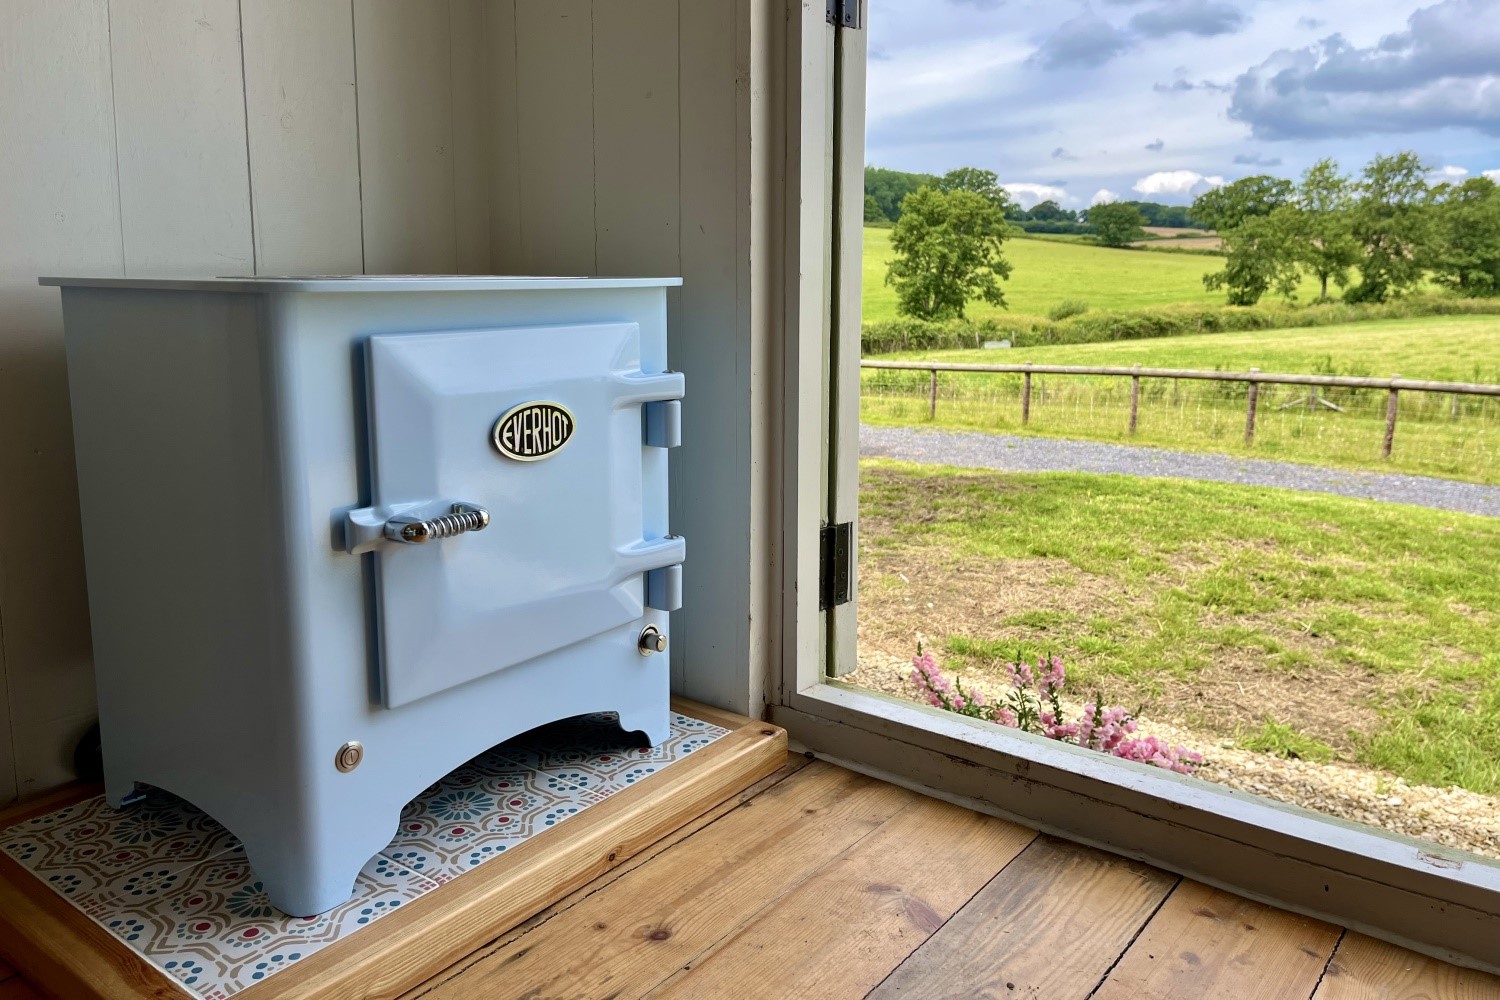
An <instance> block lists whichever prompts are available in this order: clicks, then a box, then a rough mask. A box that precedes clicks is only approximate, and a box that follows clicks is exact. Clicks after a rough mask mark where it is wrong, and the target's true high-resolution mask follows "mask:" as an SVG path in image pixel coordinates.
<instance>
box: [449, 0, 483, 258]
mask: <svg viewBox="0 0 1500 1000" xmlns="http://www.w3.org/2000/svg"><path fill="white" fill-rule="evenodd" d="M485 6H486V0H448V23H449V24H450V25H451V35H452V41H451V46H450V50H451V51H450V59H449V62H450V65H449V80H450V84H451V86H450V93H451V95H452V98H451V99H452V102H453V126H452V129H453V216H454V253H455V257H456V264H457V266H456V268H455V269H456V270H457V272H458V273H459V274H489V273H492V272H493V270H494V265H493V264H492V263H491V261H490V178H489V174H490V169H491V168H490V159H491V154H492V153H493V149H492V147H491V144H490V142H489V138H488V136H487V135H486V134H485V128H486V126H487V124H488V120H489V118H490V114H489V97H490V94H489V91H488V88H487V87H486V86H485V77H486V68H485V63H486V61H487V60H488V58H489V54H488V51H487V50H488V46H487V44H486V43H487V41H488V39H487V38H486V35H485Z"/></svg>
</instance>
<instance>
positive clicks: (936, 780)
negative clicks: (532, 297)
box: [769, 0, 1500, 971]
mask: <svg viewBox="0 0 1500 1000" xmlns="http://www.w3.org/2000/svg"><path fill="white" fill-rule="evenodd" d="M823 8H824V5H823V4H822V3H821V2H820V3H815V4H814V3H808V2H806V0H804V2H802V3H800V4H799V3H792V4H790V5H789V7H788V15H789V16H788V18H787V22H786V23H787V29H788V35H787V38H786V40H785V44H786V48H785V50H784V51H785V71H786V76H785V83H784V85H785V88H786V89H785V95H786V101H785V105H784V108H785V122H784V126H785V137H784V152H785V159H784V168H785V174H784V183H785V198H784V201H783V202H782V204H783V206H784V208H785V213H784V224H785V232H784V237H785V238H784V244H783V245H784V250H785V257H786V260H785V262H784V264H785V269H784V270H783V271H782V272H781V277H782V285H783V287H782V292H783V295H784V300H785V302H784V304H785V311H784V314H783V317H784V322H785V337H784V338H783V339H782V341H781V344H782V351H781V360H782V362H783V365H782V371H781V376H782V396H781V404H782V405H781V411H780V419H781V422H782V423H781V443H782V464H781V468H780V470H779V471H780V477H781V483H780V485H781V487H782V490H781V494H782V523H781V529H782V544H781V546H780V547H779V550H778V554H779V556H780V562H781V566H780V570H781V584H782V603H781V607H780V613H781V629H780V636H779V639H780V643H779V645H780V660H781V664H780V673H779V678H777V683H776V684H775V686H774V697H773V698H772V701H773V704H772V705H771V707H770V713H769V714H770V717H771V719H772V720H773V721H775V722H776V723H778V724H780V725H782V726H784V727H785V728H786V729H787V730H788V731H789V732H790V734H791V736H792V737H793V739H794V740H795V741H797V742H798V743H800V744H801V745H802V746H804V747H806V748H807V749H809V750H811V751H812V752H814V753H816V754H817V755H819V756H822V757H825V758H827V759H830V760H833V761H836V762H838V763H841V764H843V765H845V766H848V767H851V768H854V769H856V770H861V771H865V772H867V773H871V774H874V775H876V776H879V777H882V778H885V779H888V780H894V781H897V782H900V783H903V784H907V785H911V786H914V787H920V788H922V789H924V790H927V791H930V792H933V793H936V794H939V795H942V796H944V797H947V798H950V799H952V800H954V801H958V802H962V803H964V804H966V805H969V806H971V807H974V808H978V809H981V810H983V811H985V812H989V813H993V814H995V815H999V816H1004V817H1006V818H1009V819H1013V820H1015V821H1017V822H1020V823H1023V824H1026V825H1028V826H1032V827H1036V828H1040V829H1042V830H1044V831H1047V832H1050V833H1055V834H1058V835H1060V836H1064V837H1067V838H1070V839H1072V840H1076V841H1081V842H1084V843H1088V844H1092V845H1095V846H1099V847H1102V848H1105V849H1107V850H1111V851H1114V852H1116V853H1119V854H1123V855H1126V856H1129V857H1133V858H1138V859H1140V860H1143V861H1147V862H1150V863H1152V864H1155V865H1159V866H1161V867H1164V868H1167V869H1170V870H1172V871H1176V872H1179V873H1181V874H1183V875H1185V876H1188V877H1191V878H1194V879H1197V880H1199V881H1202V882H1206V883H1208V884H1210V885H1216V886H1220V887H1222V888H1225V889H1229V890H1232V891H1234V892H1237V893H1240V894H1241V895H1245V896H1249V897H1251V898H1254V899H1259V900H1263V901H1266V902H1269V903H1274V904H1275V905H1278V906H1283V907H1287V908H1290V909H1292V910H1296V911H1299V912H1302V913H1306V914H1308V915H1311V916H1315V917H1319V918H1322V919H1326V920H1329V921H1332V922H1334V923H1338V924H1342V925H1344V926H1348V927H1352V928H1354V929H1357V930H1360V931H1363V932H1365V933H1369V934H1371V935H1374V936H1376V937H1380V938H1383V939H1385V940H1389V941H1393V942H1395V943H1398V944H1401V945H1404V946H1407V947H1411V948H1413V949H1415V950H1418V951H1421V952H1424V953H1427V954H1430V955H1433V956H1436V957H1438V958H1441V959H1444V960H1447V961H1453V962H1457V963H1460V964H1464V965H1469V966H1473V967H1476V968H1483V969H1487V970H1490V971H1500V865H1496V864H1492V863H1489V862H1488V861H1487V860H1483V859H1478V858H1475V857H1473V856H1472V855H1466V854H1463V853H1461V852H1456V851H1448V850H1444V849H1439V848H1435V847H1433V846H1432V845H1428V844H1422V843H1420V842H1417V841H1415V840H1411V839H1409V838H1404V837H1399V836H1396V835H1394V834H1387V833H1385V832H1383V831H1378V830H1374V829H1372V828H1369V827H1365V826H1359V825H1356V824H1351V823H1345V822H1342V821H1339V820H1334V819H1331V818H1329V817H1325V816H1321V815H1318V814H1315V813H1311V812H1308V811H1306V810H1299V809H1294V808H1290V807H1286V806H1282V805H1279V804H1276V803H1272V802H1270V801H1268V800H1266V799H1262V798H1260V797H1257V796H1253V795H1249V794H1247V793H1243V792H1239V791H1236V790H1233V789H1229V788H1226V787H1222V786H1217V785H1212V784H1208V783H1204V782H1200V781H1197V780H1194V779H1189V778H1185V777H1182V776H1180V775H1175V774H1172V773H1169V772H1166V771H1162V770H1161V769H1158V768H1153V767H1150V766H1147V765H1140V764H1133V763H1126V762H1120V761H1116V760H1113V759H1110V758H1105V757H1102V756H1100V755H1098V754H1094V753H1092V752H1090V751H1087V750H1082V749H1080V748H1077V747H1072V746H1068V745H1063V744H1059V743H1056V742H1053V741H1049V740H1045V739H1042V738H1040V737H1036V736H1032V735H1030V734H1026V733H1019V732H1015V731H1011V730H1003V729H999V728H998V727H995V726H991V725H988V724H985V723H981V722H978V721H976V720H972V719H967V718H964V717H962V716H958V715H955V714H953V713H948V712H943V711H940V710H937V709H932V708H928V707H926V706H922V705H917V704H913V703H908V702H904V701H901V700H898V699H894V698H889V697H885V696H883V695H879V694H876V693H873V692H869V691H864V690H859V689H857V688H853V687H850V686H848V685H843V684H840V683H839V682H837V681H835V680H831V679H829V678H828V677H827V676H825V674H826V671H827V666H828V664H829V663H830V662H837V661H838V660H839V658H840V656H842V657H845V658H847V657H852V652H853V643H854V627H853V618H854V606H853V605H849V606H848V607H846V608H841V609H838V610H836V611H834V612H819V610H818V593H817V591H818V586H817V583H818V575H819V566H818V559H819V551H818V550H819V546H818V529H819V526H820V525H821V524H823V523H826V522H827V521H829V520H830V519H833V520H853V519H854V517H855V501H856V490H855V489H854V488H853V483H854V481H855V480H854V479H853V477H854V476H856V475H857V450H858V444H857V435H858V411H857V407H858V401H857V395H855V394H856V393H857V389H858V374H859V373H858V368H857V366H856V365H847V364H846V365H843V366H842V367H841V369H840V371H839V372H838V374H839V376H840V377H841V378H842V379H843V380H844V384H841V386H840V390H841V391H840V393H839V394H838V396H839V398H840V399H841V401H842V404H843V405H842V406H841V408H840V412H839V413H838V414H830V413H829V405H830V400H831V398H833V396H834V394H833V393H831V392H830V391H829V390H830V386H831V384H832V383H831V379H830V371H829V364H830V354H831V353H833V351H832V346H833V343H834V339H835V335H833V334H830V333H829V331H830V330H831V329H832V330H836V331H837V332H836V337H837V339H838V342H839V344H840V345H841V346H842V347H843V349H844V350H846V351H847V350H850V349H852V351H853V352H854V355H855V356H856V357H857V355H858V351H859V310H858V298H859V273H858V267H857V263H858V256H857V249H856V251H855V253H854V254H852V255H849V254H846V258H847V259H849V260H851V261H853V262H854V264H855V265H856V266H854V267H852V268H844V269H842V275H843V280H842V281H841V282H840V285H839V288H838V290H837V293H835V291H834V289H833V288H832V287H831V281H830V275H831V274H833V273H834V263H835V261H834V256H835V249H836V247H838V246H840V245H842V246H844V247H846V248H847V247H850V246H852V247H854V248H858V247H859V245H860V243H859V241H860V239H861V233H862V228H863V163H864V128H863V116H864V113H863V103H864V102H863V81H864V63H865V52H864V32H863V31H862V30H860V31H849V30H847V29H846V30H844V31H843V32H841V37H840V38H839V39H838V44H835V41H834V32H835V29H834V28H833V27H832V26H831V25H829V24H828V23H827V22H826V20H825V11H824V9H823ZM862 23H863V22H862ZM836 59H837V60H838V71H839V73H840V74H841V75H842V78H843V82H844V84H845V88H846V89H845V91H844V92H845V93H851V94H852V93H854V92H855V91H854V90H851V89H849V88H850V87H851V86H855V87H857V88H858V93H859V95H860V97H859V99H858V100H856V101H853V102H852V104H853V105H855V106H852V107H851V106H848V105H846V106H845V107H844V108H842V109H836V108H835V105H834V101H835V93H834V90H835V88H834V86H833V80H834V68H835V65H834V63H835V60H836ZM839 110H842V112H843V115H844V117H843V118H842V120H841V121H839V123H838V124H839V127H838V129H837V136H838V139H839V145H840V146H841V147H842V155H840V156H836V155H835V144H834V136H835V134H836V133H835V128H834V124H835V116H836V113H837V111H839ZM836 162H837V163H839V164H840V165H841V168H842V171H841V178H840V180H841V193H842V198H841V199H840V201H841V205H840V206H839V208H840V211H839V212H837V213H836V212H835V211H834V205H833V198H834V192H835V190H836V188H835V185H834V183H833V166H832V165H833V163H836ZM835 219H837V220H838V221H839V223H840V226H839V235H840V239H839V240H835V239H834V232H833V225H832V223H833V220H835ZM851 272H852V273H851ZM835 305H836V306H837V310H838V316H837V317H836V318H833V311H834V309H835ZM846 356H847V355H846ZM850 383H852V384H850ZM835 439H836V440H835ZM825 449H826V450H825ZM830 454H832V455H834V456H836V459H837V461H838V462H839V463H841V464H840V465H839V466H837V467H832V466H830V463H829V459H828V456H829V455H830ZM830 470H831V478H832V483H831V484H830ZM830 486H831V488H830ZM841 487H842V488H841ZM840 648H842V650H843V652H842V653H840V652H839V649H840Z"/></svg>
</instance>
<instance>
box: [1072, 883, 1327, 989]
mask: <svg viewBox="0 0 1500 1000" xmlns="http://www.w3.org/2000/svg"><path fill="white" fill-rule="evenodd" d="M1339 933H1340V932H1339V929H1338V928H1337V927H1334V926H1332V925H1330V924H1325V923H1323V922H1322V921H1320V920H1313V919H1312V918H1310V917H1302V916H1298V915H1297V914H1294V913H1288V912H1286V911H1285V910H1278V909H1274V908H1273V907H1269V906H1264V905H1262V904H1260V903H1253V902H1251V901H1249V900H1247V899H1241V898H1240V897H1238V896H1232V895H1230V894H1229V893H1227V892H1220V891H1219V890H1217V889H1210V888H1209V887H1208V886H1205V885H1200V884H1198V883H1196V882H1183V883H1182V884H1180V885H1179V886H1178V887H1177V888H1176V889H1175V890H1174V891H1173V892H1172V895H1171V896H1169V897H1167V901H1166V902H1165V903H1163V904H1162V907H1161V909H1160V910H1158V911H1157V913H1156V916H1154V917H1152V918H1151V922H1150V923H1148V924H1147V925H1146V928H1145V930H1143V931H1142V932H1141V934H1140V936H1139V937H1138V938H1136V940H1135V943H1134V944H1132V945H1131V946H1130V949H1129V950H1128V951H1126V952H1125V954H1124V956H1122V957H1121V959H1120V964H1119V965H1117V966H1116V967H1115V969H1114V971H1112V972H1111V973H1110V974H1109V978H1108V979H1106V980H1105V982H1104V983H1103V985H1102V986H1100V988H1099V991H1098V992H1097V993H1095V994H1094V997H1095V1000H1141V998H1146V997H1214V998H1216V1000H1267V998H1270V997H1276V998H1278V1000H1281V998H1285V1000H1293V998H1302V997H1311V996H1312V993H1313V990H1314V989H1315V988H1316V987H1317V985H1318V979H1319V978H1320V977H1321V976H1322V975H1323V969H1324V968H1325V967H1326V966H1327V964H1328V960H1329V958H1331V957H1332V955H1333V949H1334V947H1335V946H1336V945H1337V944H1338V940H1339Z"/></svg>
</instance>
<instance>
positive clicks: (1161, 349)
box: [880, 292, 1500, 382]
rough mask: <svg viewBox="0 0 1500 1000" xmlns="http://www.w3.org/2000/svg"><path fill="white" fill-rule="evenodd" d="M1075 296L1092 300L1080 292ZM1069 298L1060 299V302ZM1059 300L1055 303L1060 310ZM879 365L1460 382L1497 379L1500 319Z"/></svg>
mask: <svg viewBox="0 0 1500 1000" xmlns="http://www.w3.org/2000/svg"><path fill="white" fill-rule="evenodd" d="M1071 298H1073V299H1078V300H1081V301H1085V302H1088V303H1089V305H1090V308H1092V307H1093V305H1094V303H1093V301H1092V296H1091V295H1089V294H1087V293H1083V292H1079V293H1076V294H1074V295H1072V296H1071ZM1062 301H1064V300H1063V299H1059V300H1058V302H1062ZM1056 304H1057V303H1054V305H1056ZM880 357H881V359H882V360H890V361H905V360H923V359H925V360H938V361H957V362H963V363H966V364H988V365H993V364H1022V363H1025V362H1028V361H1030V362H1033V363H1035V364H1039V365H1135V364H1139V365H1143V366H1146V367H1153V368H1205V369H1209V370H1212V369H1215V368H1223V369H1229V370H1234V371H1246V370H1248V369H1250V368H1259V369H1260V370H1261V371H1266V372H1273V371H1274V372H1317V371H1323V372H1327V371H1334V372H1337V373H1339V374H1343V375H1352V374H1359V375H1375V376H1379V377H1384V376H1387V375H1392V374H1396V373H1400V374H1401V375H1403V376H1405V377H1407V378H1421V379H1436V380H1440V381H1455V382H1476V381H1477V382H1500V316H1432V317H1427V318H1423V319H1397V320H1379V321H1374V322H1367V323H1348V324H1344V325H1340V326H1325V327H1308V328H1305V329H1293V330H1256V331H1252V332H1249V333H1205V334H1196V335H1190V336H1184V337H1158V338H1153V339H1150V340H1120V341H1114V342H1112V343H1106V344H1059V345H1056V346H1048V347H1027V348H1020V349H1017V350H1013V351H984V350H979V351H927V352H922V351H911V352H906V353H901V354H883V355H880Z"/></svg>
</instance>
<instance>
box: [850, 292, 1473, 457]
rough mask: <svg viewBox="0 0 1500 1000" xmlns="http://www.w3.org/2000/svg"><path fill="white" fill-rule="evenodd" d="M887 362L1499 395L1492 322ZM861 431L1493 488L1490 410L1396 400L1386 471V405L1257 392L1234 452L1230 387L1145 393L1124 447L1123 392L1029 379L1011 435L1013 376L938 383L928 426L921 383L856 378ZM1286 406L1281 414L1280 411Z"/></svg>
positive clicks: (1395, 324) (1237, 389)
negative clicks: (1071, 441)
mask: <svg viewBox="0 0 1500 1000" xmlns="http://www.w3.org/2000/svg"><path fill="white" fill-rule="evenodd" d="M883 357H885V358H889V359H892V360H924V359H925V360H940V361H956V362H963V363H977V364H995V363H1001V362H1003V363H1023V362H1027V361H1030V362H1033V363H1036V364H1063V365H1119V366H1129V365H1133V364H1140V365H1142V366H1145V367H1157V368H1197V369H1208V370H1213V369H1224V370H1234V371H1244V370H1247V369H1249V368H1260V369H1261V370H1262V371H1278V372H1324V373H1337V374H1357V375H1375V376H1388V375H1392V374H1396V373H1400V374H1401V375H1404V376H1406V377H1409V378H1419V379H1435V380H1439V381H1478V382H1500V316H1443V317H1432V318H1428V319H1416V320H1385V321H1378V322H1370V323H1351V324H1346V325H1342V326H1329V327H1321V328H1314V329H1305V330H1304V329H1293V330H1267V331H1260V332H1255V333H1242V334H1241V333H1216V334H1204V335H1200V336H1190V337H1162V338H1158V339H1153V340H1132V341H1118V342H1114V343H1108V344H1078V345H1064V346H1055V347H1036V348H1025V349H1021V350H1009V351H933V352H925V353H921V352H912V353H906V354H899V355H887V356H883ZM861 375H862V377H861V388H862V393H863V395H862V399H861V419H863V420H865V421H866V422H868V423H874V424H901V425H905V424H930V425H934V426H938V427H946V428H951V429H961V430H981V431H989V432H996V433H1010V434H1020V433H1024V434H1033V435H1041V436H1048V437H1067V438H1083V439H1089V440H1103V441H1120V442H1130V443H1135V444H1143V445H1156V446H1159V447H1166V448H1176V449H1182V450H1187V451H1212V452H1220V453H1227V454H1251V455H1256V456H1259V457H1263V458H1277V459H1283V460H1289V461H1296V462H1306V463H1312V464H1318V465H1331V466H1339V467H1346V468H1359V469H1371V470H1377V471H1398V472H1408V473H1413V474H1419V475H1433V476H1444V477H1449V478H1455V479H1465V480H1470V481H1473V482H1481V483H1500V398H1495V397H1490V398H1481V397H1473V396H1468V397H1461V398H1458V399H1457V400H1455V398H1454V397H1452V396H1440V395H1437V394H1430V393H1403V394H1402V395H1401V398H1400V410H1399V414H1398V420H1397V430H1396V438H1395V447H1394V449H1393V451H1392V457H1391V458H1390V459H1389V460H1387V459H1385V458H1384V457H1382V454H1381V444H1382V440H1383V438H1384V431H1385V406H1386V393H1385V392H1384V391H1383V390H1360V391H1351V390H1327V391H1324V392H1322V393H1321V395H1322V396H1324V397H1326V398H1328V399H1329V400H1331V401H1333V402H1335V403H1336V404H1337V405H1339V406H1340V407H1342V408H1343V412H1337V411H1332V410H1329V409H1327V408H1324V407H1321V406H1316V407H1314V408H1311V409H1310V408H1308V407H1307V406H1302V405H1292V406H1287V404H1290V403H1293V402H1294V401H1296V400H1298V399H1305V398H1306V396H1307V391H1306V390H1305V389H1301V388H1295V387H1289V386H1286V387H1269V386H1268V387H1266V388H1265V389H1263V390H1262V393H1261V399H1260V406H1259V413H1258V419H1257V429H1256V435H1255V441H1254V444H1253V446H1252V447H1251V448H1250V449H1246V448H1245V445H1244V427H1245V410H1246V401H1247V400H1246V396H1247V390H1246V386H1245V385H1244V384H1243V383H1233V384H1228V383H1212V382H1194V381H1182V382H1176V383H1173V382H1167V381H1162V380H1151V379H1148V380H1144V381H1143V382H1142V399H1141V403H1140V416H1139V421H1138V426H1137V431H1136V434H1135V436H1134V437H1131V436H1129V434H1128V433H1127V431H1128V424H1129V417H1128V414H1129V399H1130V380H1129V379H1126V378H1102V377H1101V378H1087V377H1076V376H1060V375H1047V376H1034V378H1033V392H1032V410H1031V421H1030V423H1029V424H1026V425H1024V426H1023V425H1022V423H1021V404H1020V396H1021V382H1022V378H1021V376H1020V375H986V374H972V373H944V374H943V375H941V376H940V377H939V399H938V408H937V419H936V421H930V420H929V419H928V412H929V411H928V392H929V382H928V378H929V376H928V375H927V374H926V373H924V372H896V371H881V370H877V369H866V370H864V371H863V372H862V373H861ZM1284 406H1286V408H1283V407H1284Z"/></svg>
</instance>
